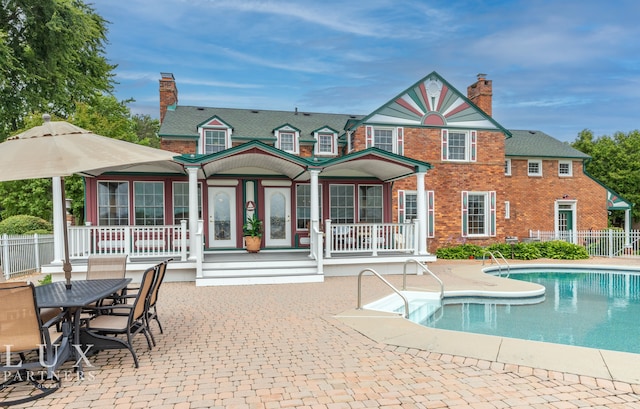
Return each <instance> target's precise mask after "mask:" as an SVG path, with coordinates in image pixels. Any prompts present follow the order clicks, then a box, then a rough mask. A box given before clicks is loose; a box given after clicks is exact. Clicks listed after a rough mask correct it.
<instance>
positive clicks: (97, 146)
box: [0, 114, 183, 288]
mask: <svg viewBox="0 0 640 409" xmlns="http://www.w3.org/2000/svg"><path fill="white" fill-rule="evenodd" d="M43 119H44V124H42V125H41V126H36V127H33V128H31V129H29V130H27V131H25V132H22V133H20V134H18V135H15V136H12V137H10V138H8V139H7V140H6V141H5V142H3V143H0V169H1V170H0V182H6V181H10V180H24V179H40V178H51V177H60V180H61V182H62V208H63V209H64V208H65V197H64V196H65V195H64V177H65V176H69V175H73V174H78V175H81V176H89V177H92V176H98V175H100V174H102V173H105V172H109V171H116V170H130V171H134V170H135V171H144V170H150V169H152V168H153V167H154V166H161V167H162V168H163V169H164V170H165V171H166V170H167V169H169V170H173V171H176V172H179V173H182V172H183V168H182V166H181V165H180V164H178V163H176V162H173V160H172V159H173V157H174V156H177V154H176V153H174V152H169V151H165V150H161V149H155V148H150V147H147V146H142V145H138V144H135V143H131V142H125V141H120V140H117V139H113V138H107V137H105V136H100V135H96V134H94V133H93V132H91V131H87V130H86V129H82V128H80V127H77V126H75V125H72V124H70V123H68V122H62V121H53V122H52V121H51V117H50V116H49V115H47V114H45V115H43ZM63 226H64V227H63V236H64V264H63V270H64V273H65V279H66V280H67V288H70V287H71V262H70V260H69V245H68V234H67V223H66V222H65V223H63Z"/></svg>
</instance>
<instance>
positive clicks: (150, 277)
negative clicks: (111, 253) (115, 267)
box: [81, 266, 157, 368]
mask: <svg viewBox="0 0 640 409" xmlns="http://www.w3.org/2000/svg"><path fill="white" fill-rule="evenodd" d="M156 269H157V266H154V267H150V268H148V269H147V270H145V272H144V273H143V274H142V280H141V281H140V289H139V291H138V292H137V293H136V294H135V295H123V296H120V297H117V296H116V297H113V298H114V299H116V304H114V305H105V306H96V307H95V308H94V309H93V310H95V311H97V315H95V317H94V318H92V319H90V320H87V321H86V328H85V329H83V331H85V334H84V335H86V338H85V339H89V338H90V341H87V344H93V345H94V346H93V348H95V350H98V351H99V350H105V349H123V348H127V349H128V350H129V351H130V352H131V355H132V356H133V361H134V364H135V367H136V368H138V366H139V365H138V356H137V355H136V353H135V351H134V349H133V337H134V336H135V335H136V334H139V333H142V334H144V336H145V338H146V339H147V345H148V346H149V349H151V348H152V347H151V339H150V336H149V331H148V326H147V322H146V319H147V317H146V313H147V300H148V296H149V294H150V292H151V290H152V289H153V282H154V278H155V275H156ZM127 297H128V298H132V299H133V302H132V303H131V304H128V303H127V302H126V299H127ZM101 312H103V313H101ZM82 335H83V334H81V337H82ZM118 335H125V336H126V340H123V339H121V338H118ZM103 341H104V342H103Z"/></svg>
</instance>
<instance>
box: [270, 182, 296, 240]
mask: <svg viewBox="0 0 640 409" xmlns="http://www.w3.org/2000/svg"><path fill="white" fill-rule="evenodd" d="M264 197H265V206H264V213H265V217H264V219H265V220H264V236H265V242H264V243H265V246H266V247H279V246H283V247H289V246H291V190H290V189H289V188H280V187H277V188H276V187H266V188H265V189H264Z"/></svg>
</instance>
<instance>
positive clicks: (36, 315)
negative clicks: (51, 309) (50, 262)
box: [0, 282, 71, 407]
mask: <svg viewBox="0 0 640 409" xmlns="http://www.w3.org/2000/svg"><path fill="white" fill-rule="evenodd" d="M64 317H65V315H64V313H62V312H59V313H58V314H56V315H55V316H53V317H51V318H49V319H48V320H46V321H45V322H43V318H42V317H41V315H40V310H39V308H38V304H37V300H36V295H35V290H34V286H33V284H31V283H26V282H5V283H0V345H3V348H5V349H6V352H5V353H6V356H5V358H4V359H3V360H2V362H0V373H3V374H4V377H3V382H2V383H0V406H2V407H4V406H11V405H17V404H22V403H26V402H30V401H33V400H36V399H40V398H42V397H44V396H47V395H50V394H51V393H53V392H55V391H56V390H58V389H59V388H60V385H61V382H60V377H59V376H58V374H57V371H58V368H59V367H60V366H61V365H62V364H63V363H64V362H65V361H67V360H68V359H69V358H70V357H71V342H70V336H71V329H70V327H69V325H68V323H67V322H64V324H63V325H62V334H60V336H59V338H58V339H56V340H55V341H52V340H51V335H50V332H49V328H50V327H51V326H53V325H55V324H57V323H61V322H63V321H64ZM54 333H55V332H54Z"/></svg>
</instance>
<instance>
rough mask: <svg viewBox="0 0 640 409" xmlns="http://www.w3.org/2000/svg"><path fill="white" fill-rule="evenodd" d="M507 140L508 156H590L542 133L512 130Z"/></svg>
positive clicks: (584, 157) (585, 157)
mask: <svg viewBox="0 0 640 409" xmlns="http://www.w3.org/2000/svg"><path fill="white" fill-rule="evenodd" d="M510 132H511V135H512V136H511V138H507V139H506V140H505V155H506V156H528V157H553V158H579V159H588V158H590V156H589V155H587V154H585V153H582V152H580V151H579V150H577V149H574V148H572V147H571V145H569V144H568V143H564V142H560V141H559V140H557V139H555V138H553V137H551V136H549V135H547V134H546V133H544V132H541V131H525V130H510Z"/></svg>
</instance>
